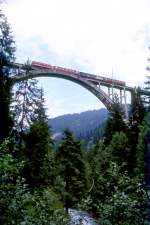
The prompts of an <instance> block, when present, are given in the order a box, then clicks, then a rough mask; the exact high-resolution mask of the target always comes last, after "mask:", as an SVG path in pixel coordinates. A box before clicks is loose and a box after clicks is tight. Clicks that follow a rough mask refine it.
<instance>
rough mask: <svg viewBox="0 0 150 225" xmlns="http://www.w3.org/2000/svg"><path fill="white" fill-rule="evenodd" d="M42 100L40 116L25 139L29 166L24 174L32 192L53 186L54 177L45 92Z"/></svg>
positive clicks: (38, 113)
mask: <svg viewBox="0 0 150 225" xmlns="http://www.w3.org/2000/svg"><path fill="white" fill-rule="evenodd" d="M40 99H41V101H40V104H39V108H38V109H37V110H36V113H37V115H38V116H37V118H35V120H34V122H33V124H32V125H31V127H30V130H29V132H28V134H27V135H26V139H25V140H26V141H25V143H26V148H25V156H26V159H27V165H26V169H25V171H24V173H25V176H26V180H27V183H28V184H29V187H30V189H31V190H34V189H35V188H36V189H37V188H43V187H45V186H48V185H51V183H52V176H53V173H52V172H53V164H54V155H53V152H52V148H51V143H52V140H51V137H50V133H49V126H48V118H47V116H46V114H45V109H44V98H43V91H42V92H41V98H40Z"/></svg>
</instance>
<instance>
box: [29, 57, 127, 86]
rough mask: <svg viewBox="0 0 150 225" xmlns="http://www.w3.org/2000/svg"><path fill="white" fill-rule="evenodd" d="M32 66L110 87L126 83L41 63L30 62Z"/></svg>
mask: <svg viewBox="0 0 150 225" xmlns="http://www.w3.org/2000/svg"><path fill="white" fill-rule="evenodd" d="M31 65H32V66H36V67H39V68H41V69H43V68H44V69H48V70H51V71H52V72H55V73H60V74H61V73H63V74H64V73H65V74H68V75H78V77H79V76H80V77H85V78H88V79H93V80H94V79H95V80H96V81H100V82H102V83H106V84H110V85H114V86H115V85H116V86H123V87H125V85H126V83H125V82H124V81H120V80H115V79H111V78H107V77H102V76H97V75H94V74H89V73H84V72H79V71H77V70H73V69H67V68H64V67H60V66H52V65H50V64H46V63H41V62H37V61H32V63H31Z"/></svg>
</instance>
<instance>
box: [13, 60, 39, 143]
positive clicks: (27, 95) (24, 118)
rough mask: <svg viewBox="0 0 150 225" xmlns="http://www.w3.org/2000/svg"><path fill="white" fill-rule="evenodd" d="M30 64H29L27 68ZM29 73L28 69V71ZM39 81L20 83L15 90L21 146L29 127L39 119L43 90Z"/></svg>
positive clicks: (16, 123)
mask: <svg viewBox="0 0 150 225" xmlns="http://www.w3.org/2000/svg"><path fill="white" fill-rule="evenodd" d="M28 66H29V64H28V62H27V64H26V67H27V68H28ZM26 72H28V69H27V71H26ZM37 84H38V80H36V79H30V80H24V81H20V82H19V83H18V84H17V86H16V90H15V94H14V101H13V105H12V112H13V114H14V118H15V130H16V131H17V133H18V135H17V136H18V137H17V138H18V139H19V140H18V142H19V143H20V146H21V144H22V141H23V136H24V133H25V132H26V130H27V129H28V128H29V126H30V125H31V124H32V123H33V121H34V119H35V118H36V117H37V112H38V111H37V108H38V105H39V104H40V95H41V89H40V88H39V87H38V85H37Z"/></svg>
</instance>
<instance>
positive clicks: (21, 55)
mask: <svg viewBox="0 0 150 225" xmlns="http://www.w3.org/2000/svg"><path fill="white" fill-rule="evenodd" d="M6 2H7V3H6V4H2V9H3V11H4V13H5V15H6V16H7V18H8V21H9V23H10V24H11V27H12V30H13V35H14V39H15V41H16V45H17V53H16V56H17V61H19V62H26V60H27V59H28V58H29V59H30V60H37V61H41V62H46V63H50V64H54V65H59V66H64V67H68V68H74V69H77V70H80V71H85V72H90V73H95V74H100V75H106V76H107V77H112V70H113V77H114V78H116V79H120V80H125V81H126V83H127V84H128V85H129V86H137V85H143V82H144V80H145V76H146V75H147V72H146V70H145V68H146V66H147V65H148V63H147V58H148V56H149V50H148V46H149V45H150V13H149V9H150V1H149V0H132V1H131V0H105V1H104V0H76V1H73V0H7V1H6ZM40 85H42V86H43V88H44V90H45V97H46V105H47V108H48V114H49V116H50V117H55V116H58V115H62V114H67V113H74V112H82V111H86V110H93V109H98V108H100V107H103V105H102V103H100V102H99V100H98V99H96V97H95V96H93V95H92V94H91V93H90V92H88V91H87V90H85V89H84V88H82V87H80V86H79V85H77V84H74V83H72V82H69V81H65V80H62V79H55V78H40Z"/></svg>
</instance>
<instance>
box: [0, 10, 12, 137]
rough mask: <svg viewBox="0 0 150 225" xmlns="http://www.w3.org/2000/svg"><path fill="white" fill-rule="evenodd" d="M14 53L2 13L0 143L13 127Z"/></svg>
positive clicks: (0, 31)
mask: <svg viewBox="0 0 150 225" xmlns="http://www.w3.org/2000/svg"><path fill="white" fill-rule="evenodd" d="M14 53H15V47H14V41H13V37H12V35H11V29H10V26H9V24H8V22H7V19H6V17H5V16H4V14H3V13H2V11H0V141H3V140H4V139H5V138H6V137H7V136H8V135H9V132H10V131H11V129H12V125H13V121H12V118H11V116H10V112H9V106H10V98H11V87H12V82H11V78H10V74H11V69H10V64H11V63H13V62H14Z"/></svg>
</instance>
